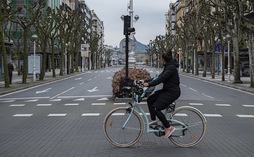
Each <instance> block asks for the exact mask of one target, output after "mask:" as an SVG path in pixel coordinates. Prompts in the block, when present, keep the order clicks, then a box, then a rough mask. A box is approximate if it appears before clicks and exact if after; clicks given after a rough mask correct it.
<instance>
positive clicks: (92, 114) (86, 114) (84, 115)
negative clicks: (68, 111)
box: [82, 113, 100, 117]
mask: <svg viewBox="0 0 254 157" xmlns="http://www.w3.org/2000/svg"><path fill="white" fill-rule="evenodd" d="M99 115H100V113H83V114H82V117H87V116H99Z"/></svg>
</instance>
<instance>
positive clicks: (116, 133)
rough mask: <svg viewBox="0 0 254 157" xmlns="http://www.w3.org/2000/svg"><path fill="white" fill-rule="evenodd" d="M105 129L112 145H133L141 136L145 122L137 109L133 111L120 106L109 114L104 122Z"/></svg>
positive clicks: (105, 133)
mask: <svg viewBox="0 0 254 157" xmlns="http://www.w3.org/2000/svg"><path fill="white" fill-rule="evenodd" d="M130 114H131V115H130ZM127 120H128V121H127ZM103 131H104V135H105V137H106V139H107V140H108V141H109V142H110V143H111V144H112V145H114V146H117V147H131V146H133V145H134V144H136V143H137V142H138V140H139V139H140V138H141V136H142V134H143V131H144V123H143V120H142V117H141V116H140V115H139V114H138V112H136V111H135V110H134V112H133V113H131V108H127V107H119V108H116V109H113V110H112V111H110V112H109V113H108V114H107V116H106V117H105V119H104V122H103Z"/></svg>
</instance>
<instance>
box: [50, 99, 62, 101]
mask: <svg viewBox="0 0 254 157" xmlns="http://www.w3.org/2000/svg"><path fill="white" fill-rule="evenodd" d="M61 100H62V99H53V100H50V101H61Z"/></svg>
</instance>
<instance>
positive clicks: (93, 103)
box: [92, 103, 106, 106]
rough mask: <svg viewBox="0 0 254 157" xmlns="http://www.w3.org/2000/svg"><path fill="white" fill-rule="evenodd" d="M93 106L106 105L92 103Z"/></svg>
mask: <svg viewBox="0 0 254 157" xmlns="http://www.w3.org/2000/svg"><path fill="white" fill-rule="evenodd" d="M92 105H93V106H102V105H106V103H92Z"/></svg>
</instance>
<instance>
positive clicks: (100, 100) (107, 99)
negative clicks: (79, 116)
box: [97, 98, 108, 101]
mask: <svg viewBox="0 0 254 157" xmlns="http://www.w3.org/2000/svg"><path fill="white" fill-rule="evenodd" d="M97 100H100V101H101V100H108V98H101V99H97Z"/></svg>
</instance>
